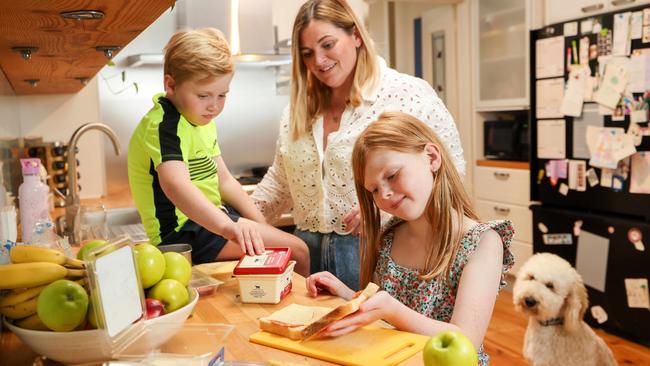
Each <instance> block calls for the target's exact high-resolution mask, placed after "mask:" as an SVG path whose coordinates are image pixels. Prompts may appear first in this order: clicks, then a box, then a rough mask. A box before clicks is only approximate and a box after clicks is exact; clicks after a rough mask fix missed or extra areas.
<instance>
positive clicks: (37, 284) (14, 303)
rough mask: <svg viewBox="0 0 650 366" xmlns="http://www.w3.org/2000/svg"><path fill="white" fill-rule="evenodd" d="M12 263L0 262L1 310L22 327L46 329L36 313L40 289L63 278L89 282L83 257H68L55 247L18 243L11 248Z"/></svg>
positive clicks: (80, 282)
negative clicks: (81, 259) (1, 263)
mask: <svg viewBox="0 0 650 366" xmlns="http://www.w3.org/2000/svg"><path fill="white" fill-rule="evenodd" d="M9 256H10V258H11V262H12V263H11V264H7V265H4V266H0V293H1V294H2V295H1V296H0V314H2V315H4V316H6V317H7V318H10V319H16V321H15V324H16V325H17V326H19V327H21V328H27V329H34V330H47V327H46V326H45V325H44V324H43V323H42V322H41V321H40V319H39V318H38V314H36V304H37V300H38V296H39V295H40V293H41V291H43V289H45V287H47V285H49V284H50V283H52V282H54V281H56V280H60V279H63V278H67V277H69V278H79V277H81V279H79V280H77V281H75V282H77V283H79V284H80V285H82V286H83V285H85V284H86V279H85V276H86V270H85V269H84V268H85V264H84V262H83V261H80V260H78V259H74V258H69V257H66V256H65V255H63V253H61V252H59V251H58V250H55V249H48V248H42V247H35V246H31V245H17V246H15V247H13V248H12V249H11V251H10V252H9Z"/></svg>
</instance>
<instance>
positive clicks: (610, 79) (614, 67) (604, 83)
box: [594, 61, 630, 109]
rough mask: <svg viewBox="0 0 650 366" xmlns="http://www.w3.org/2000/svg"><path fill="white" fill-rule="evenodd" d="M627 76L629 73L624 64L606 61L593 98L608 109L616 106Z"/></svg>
mask: <svg viewBox="0 0 650 366" xmlns="http://www.w3.org/2000/svg"><path fill="white" fill-rule="evenodd" d="M629 78H630V74H629V72H628V71H627V68H626V67H625V66H622V65H618V64H617V63H615V62H611V61H610V62H608V63H607V65H605V76H603V79H602V80H601V82H600V85H599V86H598V90H597V91H596V93H595V94H594V100H595V101H596V102H598V103H599V104H602V105H603V106H605V107H607V108H609V109H614V108H616V105H617V104H618V101H619V100H620V99H621V94H623V91H624V90H625V87H626V86H627V83H628V81H629Z"/></svg>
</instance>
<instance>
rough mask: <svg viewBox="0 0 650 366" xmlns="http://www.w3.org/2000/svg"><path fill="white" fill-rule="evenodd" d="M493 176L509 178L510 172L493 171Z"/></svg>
mask: <svg viewBox="0 0 650 366" xmlns="http://www.w3.org/2000/svg"><path fill="white" fill-rule="evenodd" d="M494 177H495V178H497V179H508V178H510V173H503V172H494Z"/></svg>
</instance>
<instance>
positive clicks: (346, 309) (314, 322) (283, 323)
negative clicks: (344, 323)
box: [259, 282, 379, 340]
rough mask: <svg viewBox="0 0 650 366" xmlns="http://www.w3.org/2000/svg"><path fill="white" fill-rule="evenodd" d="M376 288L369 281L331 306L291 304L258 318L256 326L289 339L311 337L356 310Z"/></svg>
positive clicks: (377, 287)
mask: <svg viewBox="0 0 650 366" xmlns="http://www.w3.org/2000/svg"><path fill="white" fill-rule="evenodd" d="M378 289H379V286H377V285H376V284H374V283H372V282H371V283H369V284H368V286H366V288H365V289H364V290H363V291H359V292H357V293H356V294H355V296H354V297H353V298H352V300H350V301H348V302H346V303H344V304H341V305H339V306H337V307H336V308H334V309H332V308H327V307H320V306H305V305H298V304H291V305H289V306H286V307H284V308H283V309H281V310H278V311H276V312H275V313H273V314H271V315H269V316H268V317H264V318H260V319H259V321H260V328H261V329H262V330H263V331H266V332H269V333H273V334H277V335H280V336H283V337H287V338H289V339H293V340H307V339H310V338H314V337H315V336H317V335H318V334H319V333H320V332H321V331H322V330H324V329H325V328H327V327H328V326H329V325H330V324H332V323H333V322H335V321H337V320H339V319H343V318H345V317H346V316H348V315H350V314H352V313H354V312H356V311H357V310H359V306H360V305H361V304H362V303H363V302H364V301H366V300H367V299H368V298H370V297H371V296H372V295H374V294H375V293H376V292H377V290H378Z"/></svg>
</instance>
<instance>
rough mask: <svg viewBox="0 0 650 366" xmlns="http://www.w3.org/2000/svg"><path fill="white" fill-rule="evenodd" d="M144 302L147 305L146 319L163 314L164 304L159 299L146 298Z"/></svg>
mask: <svg viewBox="0 0 650 366" xmlns="http://www.w3.org/2000/svg"><path fill="white" fill-rule="evenodd" d="M144 302H145V304H146V305H147V319H153V318H157V317H159V316H161V315H165V305H164V304H163V303H162V302H160V300H158V299H152V298H146V299H145V300H144Z"/></svg>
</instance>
